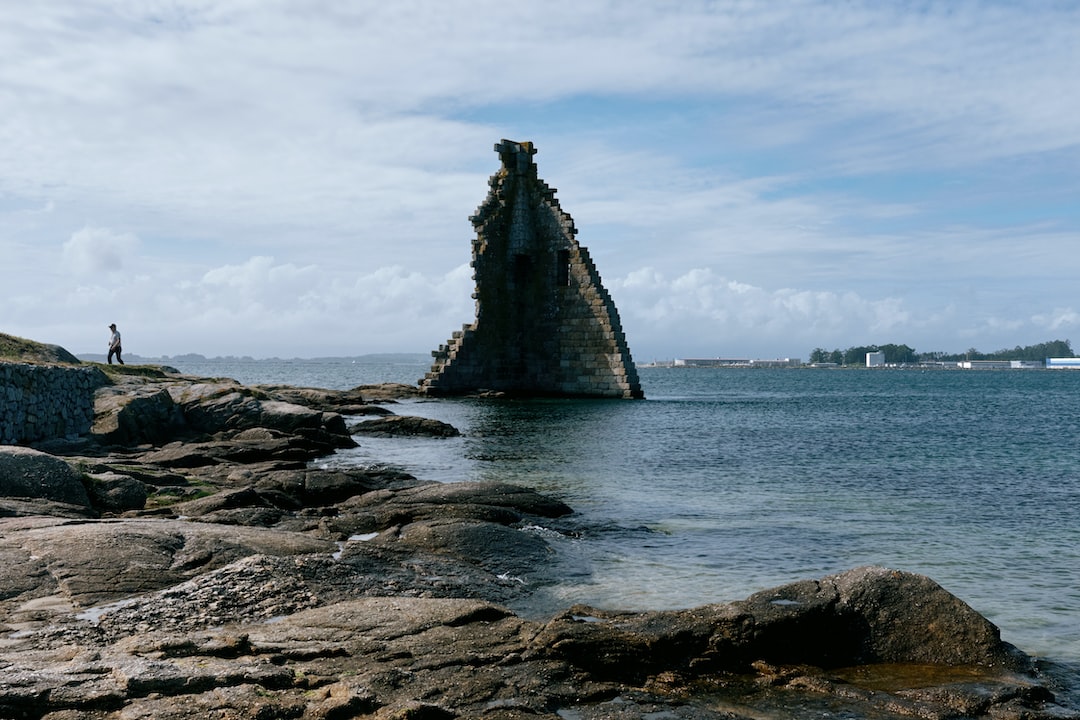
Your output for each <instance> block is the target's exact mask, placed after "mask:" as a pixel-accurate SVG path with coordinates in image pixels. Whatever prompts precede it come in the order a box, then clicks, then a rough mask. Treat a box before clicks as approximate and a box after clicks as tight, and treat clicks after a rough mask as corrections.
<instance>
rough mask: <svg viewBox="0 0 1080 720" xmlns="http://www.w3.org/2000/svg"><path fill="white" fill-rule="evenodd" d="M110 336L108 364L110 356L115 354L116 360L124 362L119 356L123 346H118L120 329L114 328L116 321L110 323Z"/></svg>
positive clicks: (110, 360)
mask: <svg viewBox="0 0 1080 720" xmlns="http://www.w3.org/2000/svg"><path fill="white" fill-rule="evenodd" d="M109 329H110V330H112V337H110V338H109V364H110V365H112V356H113V355H116V362H118V363H120V364H121V365H123V364H124V358H122V357H120V353H121V352H122V350H123V348H121V347H120V331H119V330H117V329H116V323H111V324H110V325H109Z"/></svg>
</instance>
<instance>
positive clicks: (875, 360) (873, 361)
mask: <svg viewBox="0 0 1080 720" xmlns="http://www.w3.org/2000/svg"><path fill="white" fill-rule="evenodd" d="M884 366H885V353H884V352H882V351H881V350H878V351H877V352H868V353H866V367H884Z"/></svg>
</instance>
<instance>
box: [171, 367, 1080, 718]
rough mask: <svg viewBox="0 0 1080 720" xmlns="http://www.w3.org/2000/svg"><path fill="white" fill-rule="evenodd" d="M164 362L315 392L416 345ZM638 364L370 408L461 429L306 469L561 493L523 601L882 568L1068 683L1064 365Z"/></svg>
mask: <svg viewBox="0 0 1080 720" xmlns="http://www.w3.org/2000/svg"><path fill="white" fill-rule="evenodd" d="M177 367H178V369H180V370H182V371H184V372H189V373H193V374H200V375H213V376H227V377H233V378H235V379H237V380H239V381H241V382H244V383H287V384H293V385H304V386H313V387H326V388H335V389H346V388H351V387H355V386H358V385H362V384H368V383H379V382H405V383H410V384H413V383H415V382H416V381H417V380H418V378H420V377H421V376H422V375H423V373H424V372H425V371H426V370H427V369H428V367H427V362H426V361H424V360H423V358H422V357H420V358H416V359H404V360H401V359H398V360H395V361H381V360H371V361H364V360H351V361H350V360H341V361H338V362H328V361H322V362H307V361H302V360H294V361H278V360H274V361H257V362H236V363H223V362H220V361H219V362H215V363H205V364H200V363H190V364H177ZM639 374H640V377H641V384H642V388H643V389H644V392H645V396H646V399H645V400H639V401H634V400H553V399H543V400H507V399H437V400H431V399H422V400H407V401H402V402H399V403H398V404H396V405H393V406H391V409H392V410H393V411H394V412H396V413H398V414H403V415H419V416H423V417H430V418H435V419H438V420H443V421H445V422H449V423H451V424H452V425H454V426H455V427H457V428H458V429H459V430H460V431H461V433H462V435H461V437H457V438H448V439H446V438H438V439H436V438H388V439H380V438H370V439H369V438H362V439H360V447H358V448H355V449H350V450H344V451H339V452H338V453H337V454H335V455H334V456H333V457H331V458H328V459H325V460H321V461H319V462H320V463H322V464H325V465H328V466H379V465H390V466H396V467H400V468H402V469H404V470H406V471H407V472H409V473H412V474H413V475H415V476H416V477H418V478H422V479H429V480H435V481H440V482H460V481H466V480H490V481H503V482H511V483H515V484H520V485H526V486H529V487H532V488H535V489H537V490H540V491H542V492H544V493H547V494H550V495H553V496H556V497H558V498H560V499H561V500H563V501H564V502H566V503H567V504H569V505H570V506H571V507H572V508H574V510H575V515H574V516H573V524H572V526H568V525H565V524H562V525H560V524H556V523H551V524H547V523H538V524H536V525H535V526H533V527H529V528H526V530H527V531H531V532H538V533H541V534H543V535H544V536H545V537H546V538H547V539H548V540H549V542H550V543H551V544H552V546H553V547H554V548H555V550H556V555H557V557H558V560H557V564H556V567H557V568H558V571H559V574H558V581H557V582H555V583H548V584H546V585H544V587H542V588H538V590H537V592H536V593H535V595H533V596H532V597H531V598H530V600H529V601H528V603H527V606H526V607H522V608H515V609H517V610H519V611H521V612H524V613H525V614H529V613H532V614H537V615H540V614H543V613H544V612H547V611H554V610H557V609H560V608H564V607H566V606H568V605H569V604H572V603H586V604H589V605H593V606H597V607H604V608H621V609H630V610H644V609H674V608H686V607H693V606H697V605H703V604H707V603H717V602H726V601H731V600H738V599H742V598H745V597H747V596H748V595H750V594H752V593H754V592H756V591H759V590H764V589H767V588H771V587H775V586H778V585H782V584H786V583H790V582H794V581H798V580H803V579H810V578H819V577H822V576H824V575H828V574H832V573H838V572H842V571H844V570H847V569H850V568H854V567H858V566H862V565H870V564H873V565H883V566H886V567H890V568H894V569H899V570H906V571H911V572H916V573H920V574H924V575H927V576H929V577H930V578H932V579H933V580H935V581H936V582H937V583H939V584H940V585H941V586H942V587H944V588H945V589H946V590H948V591H950V592H951V593H953V594H954V595H956V596H958V597H960V598H961V599H962V600H964V601H965V602H967V603H968V604H969V605H971V606H972V607H973V608H974V609H975V610H977V611H978V612H980V613H981V614H982V615H984V616H985V617H987V618H989V619H990V620H991V621H992V622H993V623H995V624H996V625H997V626H998V627H999V628H1000V629H1001V634H1002V637H1003V639H1005V640H1006V641H1008V642H1011V643H1012V644H1014V645H1016V646H1017V647H1019V648H1020V649H1021V650H1023V651H1025V652H1026V653H1028V654H1029V655H1033V656H1036V657H1037V658H1043V659H1046V660H1047V661H1048V662H1049V663H1050V664H1053V665H1054V666H1055V667H1057V668H1058V671H1059V672H1060V671H1062V669H1064V671H1065V672H1066V674H1070V673H1075V674H1076V675H1077V676H1080V372H1078V371H1069V370H959V369H916V368H873V369H823V368H680V367H675V368H669V367H656V368H653V367H646V368H641V369H640V370H639ZM358 420H359V418H358ZM539 576H540V573H539V571H538V577H539ZM520 579H521V581H522V582H525V583H529V582H531V581H532V578H529V577H524V578H520ZM1073 688H1074V689H1075V685H1073ZM1070 695H1071V696H1072V698H1073V700H1074V701H1076V702H1077V703H1078V707H1080V697H1078V696H1076V695H1074V694H1072V693H1070ZM1070 704H1072V703H1070Z"/></svg>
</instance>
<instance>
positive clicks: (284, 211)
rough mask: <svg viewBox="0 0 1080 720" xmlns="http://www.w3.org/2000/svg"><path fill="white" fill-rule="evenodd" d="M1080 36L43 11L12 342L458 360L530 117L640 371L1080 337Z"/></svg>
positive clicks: (26, 117)
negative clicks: (498, 203)
mask: <svg viewBox="0 0 1080 720" xmlns="http://www.w3.org/2000/svg"><path fill="white" fill-rule="evenodd" d="M1078 34H1080V10H1078V9H1076V8H1073V7H1071V6H1068V5H1062V4H1049V3H1045V4H1023V3H1020V4H1002V3H996V2H990V1H989V0H986V1H985V2H981V1H976V2H972V3H967V4H962V5H957V4H948V5H928V6H925V7H918V8H914V7H910V6H905V5H896V4H882V3H875V2H869V0H867V1H864V2H842V3H841V2H834V1H833V0H799V1H798V2H793V3H786V4H782V5H777V4H772V3H745V4H744V3H737V4H730V3H705V4H702V3H674V4H672V3H667V4H663V5H657V4H656V3H651V2H646V1H644V0H630V1H628V2H622V3H618V4H614V5H612V4H590V3H580V2H573V1H571V0H553V1H552V2H548V3H524V2H496V1H495V0H481V1H479V2H470V3H453V2H450V3H447V2H433V1H428V0H410V1H405V2H394V3H383V4H381V5H371V4H363V5H356V6H342V5H341V4H337V3H323V2H298V1H292V0H285V1H284V2H277V3H272V4H266V3H254V2H239V3H227V4H221V3H207V2H203V1H202V0H176V1H170V2H142V1H141V0H140V1H138V2H136V1H135V0H130V1H129V0H120V1H119V2H115V3H109V4H108V5H107V6H99V5H92V4H86V3H82V2H76V1H75V0H58V1H57V2H52V3H49V4H48V5H46V6H34V5H30V4H18V3H15V4H9V5H8V6H6V7H4V8H3V9H2V10H0V43H2V44H3V47H4V48H5V62H4V63H3V64H2V65H0V137H2V138H4V141H3V142H0V257H2V258H3V263H4V265H3V267H4V270H5V275H6V278H7V281H6V283H5V287H4V297H3V298H2V300H3V302H2V303H0V331H4V332H11V333H15V334H19V335H24V336H29V337H34V338H38V339H41V340H45V341H49V342H58V343H60V344H62V345H64V346H66V347H68V348H69V349H71V350H73V351H76V352H80V351H90V350H95V349H97V348H98V346H99V345H100V344H101V339H100V337H99V335H100V327H101V325H102V324H103V323H106V324H107V322H109V321H111V320H116V321H117V322H118V323H120V324H121V325H122V326H123V327H125V328H127V331H126V332H125V340H126V341H128V342H126V345H127V347H128V350H129V352H135V353H139V354H147V355H153V354H179V353H184V352H201V353H204V354H209V355H212V354H237V355H241V354H250V355H255V356H266V355H282V356H298V355H299V356H308V355H326V354H359V353H363V352H372V351H382V350H399V351H418V352H424V351H426V350H428V349H431V348H433V347H434V346H436V345H437V344H438V343H440V342H442V341H444V340H445V339H446V336H447V335H448V333H449V332H450V331H452V330H453V329H455V328H456V327H458V326H459V325H460V323H462V322H468V321H469V320H471V319H472V301H471V299H470V298H469V293H470V292H471V281H470V279H469V271H468V265H467V262H468V259H469V241H470V238H471V235H472V232H471V227H470V225H469V222H468V219H467V218H468V216H469V214H470V213H471V212H472V211H473V210H474V209H475V208H476V206H477V205H479V203H480V202H481V201H482V200H483V197H484V194H485V193H486V191H487V185H486V181H487V177H488V175H490V174H491V173H492V172H494V171H495V169H496V168H497V166H498V164H497V163H498V161H497V158H496V157H495V155H494V153H492V152H491V147H492V144H493V143H494V142H496V141H497V140H498V139H499V138H501V137H509V138H514V139H518V140H533V141H535V142H536V143H537V146H538V147H539V149H540V153H539V155H538V156H537V162H538V165H539V168H540V174H541V176H542V177H544V178H545V179H546V180H548V181H549V182H550V183H551V184H552V185H554V186H555V187H558V188H559V193H558V197H559V199H560V201H561V202H562V204H563V207H564V209H566V210H567V211H568V212H569V213H570V214H571V215H572V216H573V217H574V218H575V220H576V222H577V225H578V228H579V230H580V231H581V232H580V235H579V238H580V240H581V241H582V243H583V244H585V245H587V246H588V247H589V249H590V251H591V252H592V255H593V257H594V259H595V260H596V262H597V264H598V267H599V269H600V271H601V273H602V274H603V275H604V277H605V280H606V282H607V283H608V285H609V287H610V289H611V290H612V294H613V296H614V297H615V300H616V302H617V304H618V305H619V308H620V311H621V314H622V318H623V325H624V328H625V329H626V331H627V334H628V336H629V340H630V345H631V349H632V350H633V351H634V353H635V355H638V356H640V357H644V358H651V357H672V356H686V355H692V354H693V355H714V356H715V355H721V354H724V355H727V354H731V355H739V356H744V355H756V356H763V357H765V356H801V355H806V354H807V353H808V352H809V350H810V349H811V348H813V347H816V346H826V345H828V346H832V345H836V346H841V347H845V346H848V345H855V344H868V343H873V342H902V343H907V344H909V345H911V346H913V347H915V348H917V349H926V350H930V349H945V350H950V349H952V350H961V349H964V346H971V345H975V346H978V347H981V348H983V349H990V348H996V347H1001V346H1012V345H1016V344H1027V343H1035V342H1041V341H1044V340H1048V339H1052V338H1049V337H1047V335H1048V334H1051V335H1054V336H1057V337H1063V338H1067V337H1068V336H1069V334H1070V333H1073V332H1074V331H1075V330H1076V329H1077V328H1078V327H1080V317H1078V312H1077V307H1076V301H1075V299H1074V295H1075V292H1074V286H1075V277H1076V276H1077V275H1078V273H1080V255H1078V254H1077V253H1075V251H1074V250H1073V249H1072V248H1074V247H1075V242H1076V239H1077V234H1078V231H1080V211H1078V210H1077V206H1076V203H1075V198H1076V196H1077V194H1078V192H1080V173H1078V171H1077V168H1078V167H1080V126H1078V125H1077V124H1076V123H1075V122H1073V121H1072V118H1075V117H1076V116H1077V114H1078V111H1080V97H1078V96H1077V94H1076V93H1075V92H1074V86H1075V78H1076V77H1077V76H1080V51H1078V50H1077V43H1076V42H1075V38H1076V37H1077V35H1078ZM129 338H130V340H129Z"/></svg>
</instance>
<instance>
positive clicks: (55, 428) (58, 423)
mask: <svg viewBox="0 0 1080 720" xmlns="http://www.w3.org/2000/svg"><path fill="white" fill-rule="evenodd" d="M106 383H108V380H107V379H106V378H105V375H104V374H103V373H102V372H101V371H100V370H98V369H97V368H93V367H67V366H59V365H33V364H28V363H12V362H0V445H14V444H17V443H26V442H33V441H35V440H44V439H51V438H62V437H68V436H77V435H81V434H83V433H85V432H87V431H89V430H90V425H91V424H92V423H93V422H94V391H95V390H96V389H97V388H98V387H101V386H102V385H104V384H106Z"/></svg>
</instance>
